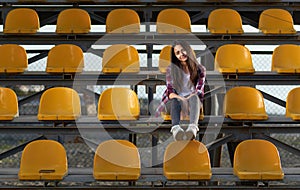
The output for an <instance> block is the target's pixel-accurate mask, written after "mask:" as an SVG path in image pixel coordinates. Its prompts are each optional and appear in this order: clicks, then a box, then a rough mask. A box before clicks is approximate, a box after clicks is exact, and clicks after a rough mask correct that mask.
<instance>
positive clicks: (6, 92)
mask: <svg viewBox="0 0 300 190" xmlns="http://www.w3.org/2000/svg"><path fill="white" fill-rule="evenodd" d="M18 116H19V108H18V98H17V95H16V93H15V92H14V91H13V90H11V89H10V88H4V87H0V120H13V119H14V118H15V117H18Z"/></svg>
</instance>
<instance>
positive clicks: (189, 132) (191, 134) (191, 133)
mask: <svg viewBox="0 0 300 190" xmlns="http://www.w3.org/2000/svg"><path fill="white" fill-rule="evenodd" d="M198 131H199V128H198V126H197V125H196V124H189V126H188V128H187V129H186V131H185V135H186V139H187V140H192V139H195V138H196V135H197V132H198Z"/></svg>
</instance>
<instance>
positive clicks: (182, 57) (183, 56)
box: [174, 45, 188, 62]
mask: <svg viewBox="0 0 300 190" xmlns="http://www.w3.org/2000/svg"><path fill="white" fill-rule="evenodd" d="M174 54H175V56H176V57H177V59H178V60H179V61H181V62H185V61H186V60H187V59H188V57H187V52H186V50H185V49H183V47H182V46H181V45H176V46H174Z"/></svg>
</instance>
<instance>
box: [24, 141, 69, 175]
mask: <svg viewBox="0 0 300 190" xmlns="http://www.w3.org/2000/svg"><path fill="white" fill-rule="evenodd" d="M67 172H68V162H67V154H66V151H65V148H64V147H63V146H62V145H61V144H60V143H58V142H56V141H54V140H36V141H33V142H31V143H29V144H27V145H26V147H25V148H24V150H23V153H22V157H21V163H20V171H19V179H20V180H62V179H63V178H64V177H65V176H66V175H67Z"/></svg>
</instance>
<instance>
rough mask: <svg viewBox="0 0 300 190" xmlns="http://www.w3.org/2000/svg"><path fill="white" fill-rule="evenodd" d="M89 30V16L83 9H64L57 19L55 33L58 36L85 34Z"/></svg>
mask: <svg viewBox="0 0 300 190" xmlns="http://www.w3.org/2000/svg"><path fill="white" fill-rule="evenodd" d="M90 30H91V19H90V15H89V14H88V12H87V11H85V10H83V9H78V8H72V9H65V10H63V11H61V12H60V13H59V15H58V17H57V24H56V33H58V34H86V33H89V32H90Z"/></svg>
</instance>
